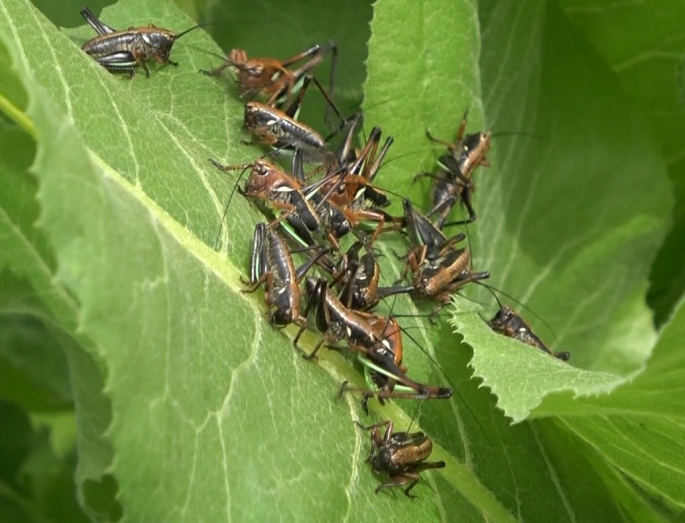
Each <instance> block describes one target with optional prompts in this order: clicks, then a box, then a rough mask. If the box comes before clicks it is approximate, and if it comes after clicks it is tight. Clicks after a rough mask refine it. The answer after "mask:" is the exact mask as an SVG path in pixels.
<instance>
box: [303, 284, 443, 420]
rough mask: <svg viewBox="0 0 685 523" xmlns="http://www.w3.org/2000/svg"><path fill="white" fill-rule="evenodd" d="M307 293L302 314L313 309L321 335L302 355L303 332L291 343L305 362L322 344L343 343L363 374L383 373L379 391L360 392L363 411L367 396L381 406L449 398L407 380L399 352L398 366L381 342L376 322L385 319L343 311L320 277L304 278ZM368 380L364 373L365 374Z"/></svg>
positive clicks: (385, 320)
mask: <svg viewBox="0 0 685 523" xmlns="http://www.w3.org/2000/svg"><path fill="white" fill-rule="evenodd" d="M305 282H306V283H305V285H306V294H307V308H306V309H305V310H306V312H305V315H306V314H308V313H309V311H310V310H311V309H312V308H313V307H315V325H316V328H317V330H318V331H319V332H320V333H322V334H323V336H322V338H321V340H320V341H319V343H318V344H317V345H316V346H315V347H314V350H313V351H312V352H310V353H308V354H307V353H304V351H302V349H301V348H300V347H299V345H298V341H299V339H300V337H301V335H302V333H303V332H304V328H302V329H301V330H300V332H298V334H297V336H296V337H295V340H294V342H293V344H294V345H295V348H296V349H297V350H298V351H299V352H300V353H302V355H303V356H304V357H305V358H306V359H311V358H313V357H314V356H315V355H316V353H317V352H318V351H319V349H320V348H321V346H322V345H323V344H324V342H326V343H328V344H335V343H338V342H340V341H346V342H347V348H348V349H349V350H350V351H351V352H352V353H355V354H357V355H358V356H359V361H360V362H361V363H362V365H364V367H365V368H366V369H367V371H369V370H370V371H374V372H376V373H378V374H383V375H385V376H387V377H388V378H389V379H388V381H386V382H385V384H386V385H387V386H386V387H385V388H383V389H377V387H375V384H374V383H371V384H370V385H373V386H374V388H376V389H377V390H373V391H372V390H364V391H362V392H364V399H363V400H362V406H363V407H364V408H366V402H367V401H368V398H369V397H373V396H377V397H378V400H379V401H380V402H381V404H382V403H383V401H384V400H385V399H389V398H407V399H421V400H423V399H448V398H451V397H452V394H453V393H454V390H453V389H451V388H446V387H436V386H431V385H424V384H422V383H418V382H416V381H414V380H412V379H410V378H408V377H407V375H406V373H405V371H404V370H403V369H406V368H404V367H401V352H400V353H399V357H400V360H399V365H398V360H397V359H396V354H395V353H393V351H392V347H391V345H390V344H389V342H388V341H387V340H386V339H385V337H384V336H386V334H385V333H384V332H382V330H381V329H379V328H378V325H379V322H382V323H386V324H387V322H388V320H387V318H382V317H380V316H375V315H372V314H369V313H363V312H356V311H351V310H349V309H347V308H346V307H345V306H344V305H343V304H342V303H340V300H339V299H338V298H337V297H336V296H335V294H333V292H331V291H330V290H329V289H328V282H327V281H326V280H325V279H323V278H320V279H318V280H316V279H314V278H311V277H309V278H307V279H306V280H305ZM367 377H368V374H367ZM347 390H352V389H349V388H348V387H347V382H345V383H344V384H343V388H342V389H341V394H342V393H343V392H345V391H347Z"/></svg>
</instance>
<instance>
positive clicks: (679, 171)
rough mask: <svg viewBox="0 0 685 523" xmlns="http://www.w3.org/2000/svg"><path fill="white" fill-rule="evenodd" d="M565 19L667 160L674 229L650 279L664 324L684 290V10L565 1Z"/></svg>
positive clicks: (678, 5)
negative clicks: (615, 81)
mask: <svg viewBox="0 0 685 523" xmlns="http://www.w3.org/2000/svg"><path fill="white" fill-rule="evenodd" d="M560 3H561V5H562V6H563V7H564V9H565V11H566V13H567V14H568V16H569V18H570V19H571V20H572V21H573V22H574V23H575V24H577V25H578V26H579V27H581V28H582V29H583V31H584V32H585V34H586V35H587V37H588V39H589V40H590V42H591V43H592V44H593V45H594V46H595V47H596V48H597V51H598V52H599V53H600V54H601V55H602V57H603V58H604V59H605V60H606V61H607V62H608V63H609V65H610V67H611V68H612V69H613V71H615V72H616V75H617V76H618V78H619V80H620V82H621V85H622V86H623V88H624V89H625V90H626V92H628V93H629V94H630V95H631V96H632V97H633V98H634V99H635V101H636V105H637V107H636V110H637V111H640V112H641V113H642V114H645V115H646V117H647V118H646V123H647V125H648V126H649V127H650V129H651V131H652V134H653V135H654V137H655V139H656V140H657V142H658V144H659V146H660V148H661V151H662V153H663V155H664V157H665V158H666V160H667V164H668V171H669V175H670V177H671V179H672V180H673V184H674V187H675V194H676V198H677V201H676V208H675V223H674V227H673V229H672V230H671V232H670V234H669V236H668V238H667V239H666V242H665V244H664V246H663V248H662V249H661V251H660V252H659V256H658V258H657V260H656V262H655V264H654V269H653V271H652V275H651V277H650V280H651V286H650V290H649V295H648V298H649V303H650V306H652V307H653V308H654V310H655V312H656V318H655V319H656V322H657V324H661V323H663V322H664V321H665V320H666V319H667V318H668V316H669V315H670V313H671V311H672V310H673V307H674V305H675V304H676V303H678V302H679V301H680V298H681V296H682V295H683V292H684V291H685V268H684V267H685V266H684V265H683V256H682V238H683V234H684V233H685V140H684V139H683V136H685V96H683V93H685V90H684V89H683V86H684V85H685V82H683V78H684V77H683V71H684V70H685V69H684V68H683V64H684V63H685V32H684V31H683V26H682V24H681V23H680V22H681V20H682V19H683V16H685V4H684V3H683V2H681V1H680V0H666V1H662V2H659V4H658V5H657V4H651V3H648V2H613V1H611V0H580V1H578V0H562V1H561V2H560Z"/></svg>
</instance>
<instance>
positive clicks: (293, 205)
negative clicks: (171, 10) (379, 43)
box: [81, 7, 569, 497]
mask: <svg viewBox="0 0 685 523" xmlns="http://www.w3.org/2000/svg"><path fill="white" fill-rule="evenodd" d="M81 14H82V15H83V17H84V18H85V20H86V21H87V22H88V24H89V25H90V26H91V27H92V28H93V29H95V31H96V32H97V33H98V36H96V37H95V38H93V39H92V40H90V41H88V42H86V43H85V44H84V45H83V50H84V51H85V52H86V53H87V54H89V55H90V56H92V57H93V58H94V59H95V60H97V61H98V62H99V63H100V64H101V65H103V66H104V67H105V68H107V69H108V70H110V71H113V72H126V73H129V77H132V76H133V75H134V74H135V71H136V68H137V67H142V68H143V69H144V71H145V74H146V76H148V77H149V74H150V73H149V69H148V67H147V66H146V64H145V62H146V60H150V59H154V60H156V61H158V62H160V63H170V64H172V65H177V64H176V63H175V62H172V61H171V60H170V59H169V55H170V52H171V49H172V46H173V44H174V42H175V41H176V40H178V38H180V37H181V36H183V35H184V34H186V33H188V32H189V31H192V30H193V29H195V28H197V27H200V26H195V27H192V28H190V29H188V30H186V31H184V32H182V33H179V34H176V33H174V32H172V31H170V30H166V29H160V28H158V27H155V26H154V25H152V24H150V25H149V26H147V27H139V28H135V27H131V28H129V29H127V30H125V31H116V30H114V29H112V28H111V27H109V26H107V25H105V24H104V23H103V22H101V21H100V20H99V19H98V18H97V17H96V16H95V15H94V14H93V13H92V12H91V11H90V10H89V9H88V8H87V7H84V8H83V9H82V10H81ZM328 54H330V55H331V57H332V60H331V62H332V64H331V78H330V83H329V87H328V89H326V88H324V86H323V85H322V84H321V83H320V82H319V80H318V79H317V78H316V77H315V76H313V75H312V74H311V72H312V70H313V69H314V68H315V67H316V66H317V65H319V64H320V63H321V62H322V60H323V59H324V57H325V56H326V55H328ZM336 57H337V46H336V45H335V43H334V42H329V43H328V44H327V45H324V46H321V45H314V46H311V47H310V48H308V49H306V50H304V51H303V52H301V53H298V54H297V55H295V56H293V57H291V58H289V59H287V60H283V61H279V60H276V59H273V58H249V57H248V55H247V53H246V51H244V50H242V49H233V50H232V51H231V52H230V53H229V55H228V58H226V60H225V62H224V63H223V64H222V65H220V66H219V67H217V68H216V69H214V70H212V71H201V72H202V73H204V74H206V75H209V76H220V75H221V74H222V73H223V71H224V70H226V69H230V70H231V71H232V72H233V74H234V77H235V79H236V81H237V85H238V87H239V90H240V93H241V95H242V96H245V97H247V98H249V101H247V103H246V104H245V111H244V120H243V129H244V131H246V132H247V133H249V134H250V135H252V141H251V142H249V143H251V144H255V145H260V146H268V147H270V148H271V149H272V152H283V151H288V152H289V153H291V154H292V161H291V163H290V172H287V171H286V170H284V169H283V168H281V167H280V166H278V165H277V164H276V163H274V162H272V161H270V160H269V159H267V157H266V156H264V157H262V158H260V159H258V160H255V161H254V162H253V163H251V164H246V165H245V164H244V165H222V164H221V163H219V162H218V161H216V160H211V162H212V163H213V164H214V165H215V166H216V167H217V168H219V169H221V170H222V171H224V172H226V171H238V170H241V171H243V172H246V171H248V170H249V174H248V176H247V180H246V181H245V183H244V185H243V186H242V187H241V186H240V185H239V183H240V179H239V180H238V182H236V189H237V191H238V192H239V193H240V194H241V195H242V196H244V197H245V198H247V199H249V200H251V201H253V202H254V203H255V204H256V205H257V206H258V207H259V208H260V209H261V210H262V211H263V212H264V214H265V215H266V216H268V217H269V221H268V222H265V223H259V224H257V226H256V227H255V230H254V236H253V242H252V255H251V264H250V277H249V280H245V281H244V284H245V285H246V288H245V289H244V292H254V291H255V290H257V289H258V288H260V287H262V286H263V287H264V290H265V295H264V297H265V302H266V305H267V307H268V309H269V313H268V320H269V322H270V323H271V324H272V325H275V326H278V327H284V326H287V325H290V324H294V325H295V326H297V327H299V330H298V332H297V334H296V336H295V337H294V340H293V345H294V347H295V349H296V350H297V351H298V352H300V353H301V354H302V355H303V356H304V357H305V358H306V359H311V358H313V357H314V356H315V355H316V354H317V352H318V351H319V349H320V348H321V347H322V346H323V345H324V344H326V345H327V346H328V347H332V348H337V349H341V350H346V351H348V352H349V353H350V354H353V355H354V356H355V357H356V358H357V359H358V360H359V361H360V362H361V364H362V366H363V368H364V369H365V376H366V381H367V386H368V387H367V388H360V387H350V386H349V385H348V384H347V382H345V383H344V384H343V386H342V388H341V395H342V394H343V393H344V392H349V391H353V392H358V393H361V395H362V407H363V409H364V410H365V411H366V410H367V402H368V400H369V399H370V398H372V397H375V398H377V400H378V401H379V402H380V403H381V404H383V403H384V402H385V400H387V399H390V398H411V399H419V400H425V399H448V398H450V397H452V395H453V393H454V387H442V386H436V385H427V384H423V383H420V382H418V381H415V380H413V379H411V378H410V377H409V376H408V374H407V372H408V369H407V367H406V365H404V364H403V361H402V360H403V344H402V333H403V332H404V331H403V329H402V328H401V326H400V325H399V323H398V319H397V316H394V315H393V314H389V315H385V316H384V315H381V314H379V313H378V312H376V310H375V309H376V306H377V305H378V304H379V303H380V302H381V300H384V299H386V298H388V297H390V296H393V295H397V294H409V295H411V296H412V297H414V298H418V299H424V300H433V301H434V302H436V303H437V306H436V307H435V308H434V309H433V310H432V312H431V313H430V315H429V321H431V322H433V321H434V318H435V316H436V314H437V313H438V312H439V311H440V310H441V309H442V308H443V307H444V306H445V305H447V304H448V303H449V302H450V300H451V296H452V294H453V293H455V292H457V291H459V290H460V289H462V288H463V287H464V286H465V285H467V284H469V283H474V282H475V283H480V284H482V280H485V279H487V278H489V276H490V273H489V272H486V271H485V272H474V271H473V270H472V269H471V254H470V251H469V249H468V248H466V247H463V246H460V244H461V243H462V242H463V241H464V240H465V235H464V234H463V233H458V234H455V235H453V236H447V235H446V234H445V233H444V232H443V231H444V229H445V228H446V227H450V226H454V225H463V224H467V223H471V222H473V221H475V220H476V213H475V211H474V208H473V204H472V198H471V196H472V193H473V191H474V187H475V186H474V183H473V179H472V175H473V173H474V171H475V170H476V169H477V168H478V167H479V166H487V165H489V163H488V160H487V158H486V155H487V153H488V151H489V149H490V145H491V139H492V135H491V133H490V132H487V131H486V132H477V133H473V134H465V130H466V123H467V120H466V115H464V118H463V119H462V122H461V125H460V126H459V130H458V133H457V139H456V140H455V143H448V142H444V141H441V140H439V139H437V138H434V137H433V136H431V135H430V134H428V138H429V139H430V140H431V141H433V142H438V143H441V144H443V145H445V146H446V147H447V152H446V153H445V154H443V155H442V156H440V158H439V161H438V165H439V169H438V171H437V173H435V174H431V173H421V174H419V175H417V176H424V177H430V178H431V179H432V188H431V209H430V210H429V211H428V213H425V214H424V213H423V212H421V211H420V210H418V209H416V208H415V206H414V205H413V204H412V203H411V202H410V201H409V200H407V199H404V200H403V203H402V206H403V213H402V215H401V216H393V215H391V214H389V213H388V212H387V211H386V210H385V209H386V208H387V207H388V206H389V205H390V201H389V199H388V197H387V196H386V193H387V191H384V190H382V189H381V188H380V187H378V186H377V185H374V180H375V178H376V176H377V175H378V172H379V171H380V169H381V166H382V164H383V161H384V159H385V157H386V155H387V153H388V151H389V149H390V147H391V145H392V143H393V138H392V137H387V138H386V139H385V141H382V140H381V136H382V130H381V128H380V127H374V128H373V129H372V130H371V132H370V133H369V135H368V137H367V138H366V140H365V143H364V144H363V146H362V147H361V148H356V147H355V146H354V140H355V135H356V133H357V131H358V129H359V128H360V126H361V124H362V120H363V118H362V115H361V114H359V113H357V114H354V115H353V116H351V117H349V118H344V117H343V116H342V115H341V113H340V111H339V110H338V109H337V107H336V105H335V103H334V101H333V98H334V96H333V94H334V93H333V85H334V72H335V62H336ZM297 64H300V65H299V67H296V65H297ZM311 85H314V86H316V87H317V88H318V90H319V91H320V93H321V94H322V95H323V97H324V98H325V100H326V102H327V107H328V109H327V112H326V121H327V122H328V121H329V110H332V111H333V112H334V113H335V115H336V116H337V118H338V120H339V121H340V124H339V125H338V126H336V127H334V128H333V129H331V135H330V136H328V137H323V136H322V135H321V134H320V133H319V132H318V131H316V130H315V129H313V128H312V127H309V126H308V125H306V124H304V123H303V122H301V121H299V120H298V113H299V109H300V106H301V104H302V102H303V100H304V97H305V94H306V92H307V91H308V89H309V88H310V86H311ZM259 100H261V101H259ZM338 134H341V135H342V136H343V139H342V140H340V144H339V145H338V146H337V147H336V148H332V147H331V140H332V139H333V138H334V137H335V136H336V135H338ZM267 156H268V155H267ZM314 163H315V164H317V165H316V167H315V168H312V169H311V170H310V171H309V172H306V171H305V164H307V165H311V164H314ZM315 175H317V176H316V179H313V178H314V177H315ZM241 177H242V174H241ZM458 202H461V203H462V204H463V205H464V207H465V208H466V210H467V212H468V218H467V219H465V220H461V221H453V222H448V221H447V217H448V215H449V214H450V211H451V210H452V208H453V207H454V206H455V205H456V204H457V203H458ZM229 203H230V199H229ZM227 211H228V206H227ZM222 222H223V218H222ZM389 233H395V234H402V235H403V236H404V237H407V238H408V240H409V246H408V250H407V252H406V253H405V254H403V255H399V258H401V259H403V260H404V268H403V270H402V273H401V279H400V280H399V281H397V282H395V283H394V284H393V285H389V286H383V285H381V271H380V266H379V264H378V260H377V252H376V250H375V248H374V243H375V242H376V241H377V240H378V239H379V238H380V237H381V235H385V234H389ZM349 235H352V236H353V237H354V240H352V241H350V242H348V243H349V244H351V245H349V246H348V248H346V249H344V248H343V245H342V243H343V242H344V241H345V240H346V238H348V237H349ZM295 253H301V254H302V253H304V254H305V255H306V259H305V261H304V262H303V263H302V264H301V265H300V266H299V267H298V266H297V265H296V262H295V260H294V257H293V254H295ZM315 273H316V276H315V275H314V274H315ZM488 288H489V287H488ZM495 297H496V296H495ZM301 298H303V299H301ZM303 301H304V302H305V303H306V305H305V306H304V307H303V305H302V302H303ZM498 303H499V305H500V308H499V311H498V312H497V314H496V315H495V316H494V317H493V318H492V319H491V320H489V321H488V322H487V324H488V325H489V326H490V327H491V328H492V329H493V330H494V331H495V332H498V333H500V334H503V335H505V336H508V337H510V338H514V339H516V340H519V341H521V342H523V343H525V344H528V345H531V346H533V347H536V348H538V349H540V350H542V351H544V352H547V353H549V354H553V355H554V356H556V357H557V358H560V359H562V360H566V359H568V357H569V354H568V353H552V352H551V351H550V350H549V349H548V348H547V347H546V346H545V345H544V343H543V342H542V341H541V340H540V338H538V336H536V335H535V333H534V332H533V331H532V330H531V328H530V327H529V326H528V325H527V324H526V323H525V322H524V320H523V319H522V318H521V317H520V316H519V315H518V314H517V313H516V312H514V311H513V310H512V309H510V308H509V307H506V306H504V305H502V304H501V303H500V302H499V299H498ZM310 327H311V328H312V329H314V330H315V331H317V332H318V333H319V334H320V336H321V337H320V340H319V342H318V343H317V344H316V345H315V347H314V348H313V350H311V351H309V352H307V351H305V350H304V349H303V348H302V347H301V345H300V340H301V337H302V334H303V333H304V332H305V330H306V329H308V328H310ZM359 425H360V426H361V427H362V428H363V429H365V430H369V431H370V432H371V451H370V454H369V457H368V459H367V462H368V463H370V464H371V466H372V467H373V468H374V470H376V471H377V472H380V473H385V474H387V475H388V476H389V478H390V481H389V482H388V483H383V484H380V485H379V486H378V487H377V488H376V492H378V491H379V490H380V489H382V488H385V487H393V486H404V485H408V486H407V487H406V488H405V490H404V492H405V494H406V495H407V496H410V497H411V494H410V491H411V490H412V488H413V487H414V486H415V485H416V484H417V482H418V481H419V473H420V472H421V471H424V470H427V469H431V468H442V467H444V466H445V463H444V462H442V461H440V462H428V461H426V459H427V458H428V457H429V456H430V454H431V452H432V442H431V440H430V439H429V438H428V437H427V436H426V435H425V434H423V433H422V432H414V433H409V432H396V431H394V430H393V424H392V422H390V421H384V422H381V423H378V424H376V425H371V426H368V427H364V426H363V425H361V424H359ZM381 427H386V430H385V433H384V434H381V432H380V430H379V429H380V428H381Z"/></svg>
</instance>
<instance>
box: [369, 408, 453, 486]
mask: <svg viewBox="0 0 685 523" xmlns="http://www.w3.org/2000/svg"><path fill="white" fill-rule="evenodd" d="M356 423H357V425H358V426H359V427H360V428H361V429H362V430H370V431H371V449H370V451H369V456H368V457H367V458H366V462H367V463H369V464H370V465H371V467H372V468H373V470H374V472H376V473H378V474H386V475H387V476H388V477H389V479H390V481H389V482H387V483H381V484H380V485H378V486H377V487H376V489H375V493H376V494H378V493H379V492H380V491H381V489H384V488H391V487H404V486H405V485H407V484H409V486H408V487H407V488H406V489H404V493H405V495H406V496H408V497H410V498H413V497H416V496H413V495H412V494H410V492H411V490H412V489H413V488H414V487H415V486H416V484H417V483H418V482H419V481H420V480H421V476H420V475H419V474H420V473H421V472H423V471H425V470H429V469H441V468H444V467H445V462H444V461H434V462H430V461H426V459H428V457H429V456H430V455H431V452H433V442H432V441H431V439H430V438H429V437H428V436H426V435H425V434H424V433H423V432H393V428H394V426H393V423H392V421H382V422H380V423H376V424H375V425H371V426H368V427H365V426H364V425H362V424H361V423H359V422H356ZM380 427H387V428H386V430H385V434H383V435H382V436H381V433H380V431H379V430H378V429H379V428H380Z"/></svg>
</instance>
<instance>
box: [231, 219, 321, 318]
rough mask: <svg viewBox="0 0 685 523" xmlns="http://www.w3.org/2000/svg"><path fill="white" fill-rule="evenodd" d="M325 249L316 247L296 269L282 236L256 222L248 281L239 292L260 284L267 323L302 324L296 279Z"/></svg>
mask: <svg viewBox="0 0 685 523" xmlns="http://www.w3.org/2000/svg"><path fill="white" fill-rule="evenodd" d="M326 252H328V249H327V248H322V249H320V250H319V252H318V253H317V254H315V255H314V256H312V257H311V258H310V259H309V260H308V261H307V262H306V263H305V264H304V265H302V267H300V268H299V269H296V268H295V264H294V263H293V259H292V256H291V254H290V251H289V249H288V247H287V245H286V244H285V242H284V241H283V239H282V238H281V237H280V236H279V235H278V234H277V233H276V232H275V231H273V230H271V229H268V228H267V227H266V225H265V224H263V223H259V224H257V226H256V228H255V231H254V241H253V244H252V260H251V264H250V281H249V282H245V281H243V283H244V284H245V285H248V288H247V289H245V290H244V291H243V292H254V291H255V290H257V288H258V287H259V286H260V285H262V284H264V285H265V288H266V291H265V294H264V301H265V302H266V305H267V307H269V311H270V312H269V322H270V323H271V324H273V325H278V326H285V325H289V324H291V323H295V324H297V325H300V326H301V327H302V326H306V325H307V319H306V317H304V316H303V315H301V314H300V286H299V282H300V281H301V280H302V278H303V277H304V275H305V274H306V273H307V271H308V270H309V269H310V268H311V267H312V265H314V263H316V261H317V260H318V259H319V258H321V257H322V256H323V255H324V254H326Z"/></svg>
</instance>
